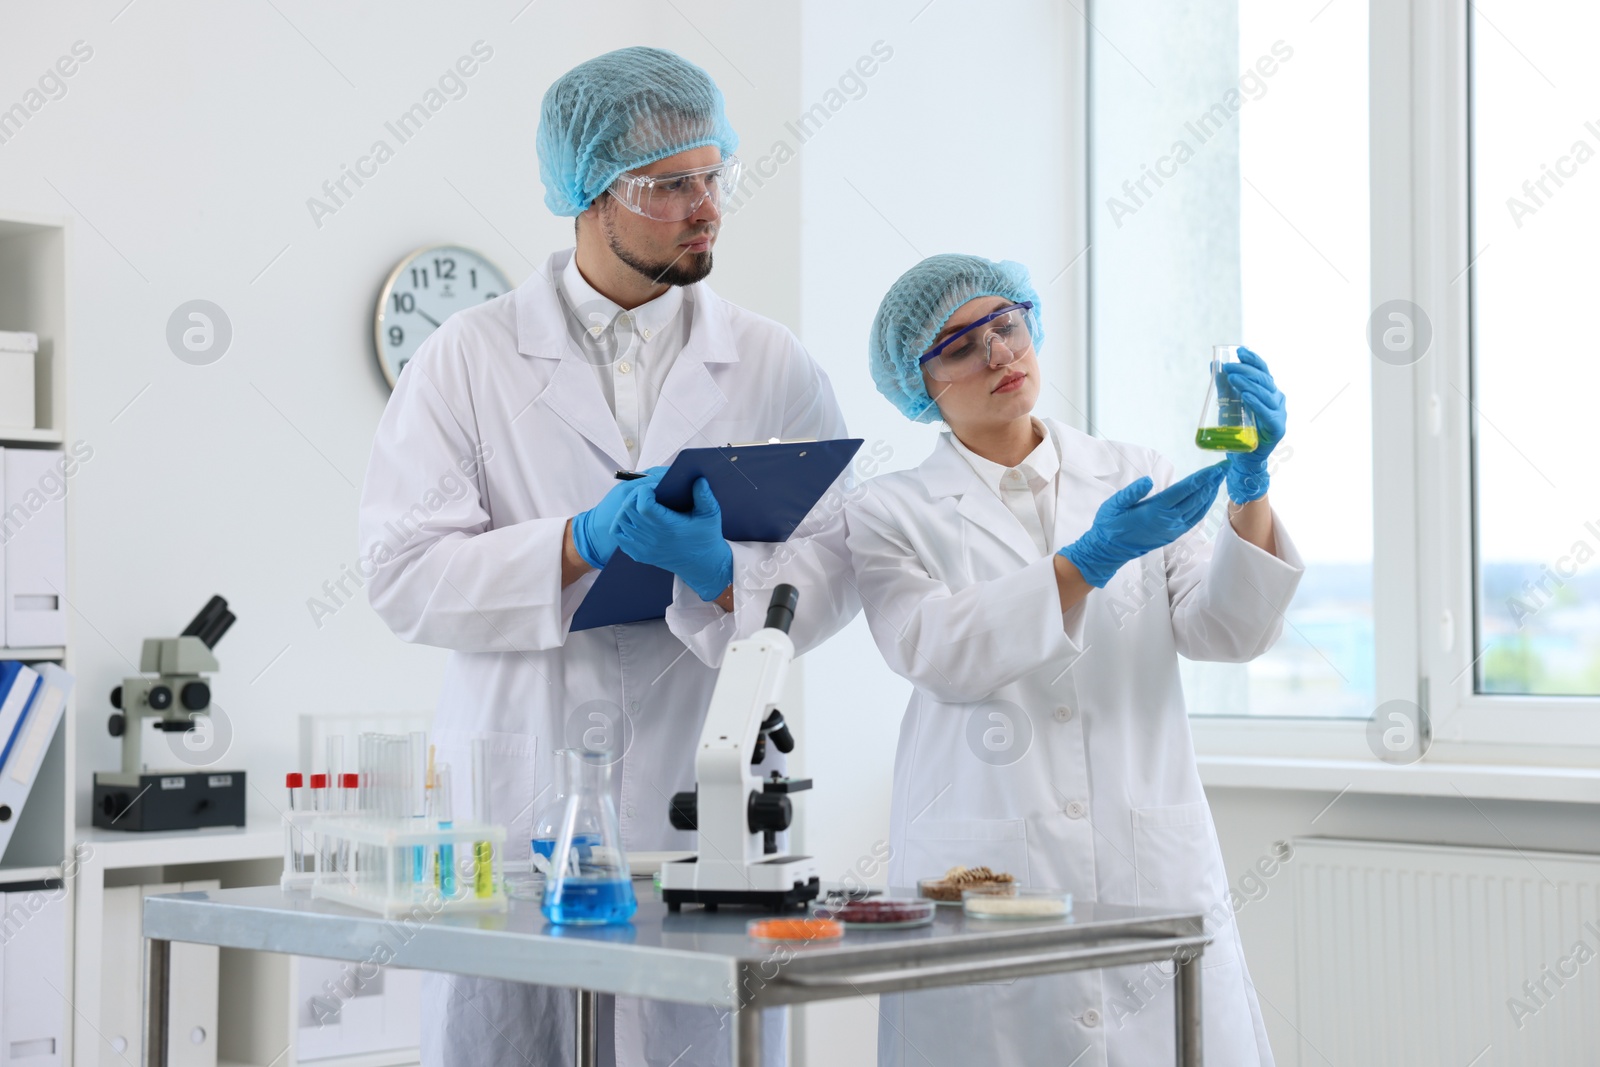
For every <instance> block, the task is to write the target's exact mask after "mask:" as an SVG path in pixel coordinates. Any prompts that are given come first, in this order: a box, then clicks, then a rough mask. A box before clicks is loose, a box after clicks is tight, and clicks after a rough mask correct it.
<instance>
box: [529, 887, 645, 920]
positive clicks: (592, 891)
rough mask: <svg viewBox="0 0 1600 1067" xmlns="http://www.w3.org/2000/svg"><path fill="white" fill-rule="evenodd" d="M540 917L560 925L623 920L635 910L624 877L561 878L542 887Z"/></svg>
mask: <svg viewBox="0 0 1600 1067" xmlns="http://www.w3.org/2000/svg"><path fill="white" fill-rule="evenodd" d="M541 910H542V911H543V912H544V917H545V918H546V919H549V920H550V921H551V922H553V923H559V924H562V925H599V924H602V923H625V922H627V921H628V920H629V919H631V918H633V913H634V912H636V911H638V910H639V902H638V900H636V899H635V898H634V895H633V883H632V882H631V881H629V880H628V879H627V878H565V879H562V881H561V882H560V883H559V884H558V885H557V886H554V887H551V886H546V888H545V894H544V904H543V905H541Z"/></svg>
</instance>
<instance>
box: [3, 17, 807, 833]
mask: <svg viewBox="0 0 1600 1067" xmlns="http://www.w3.org/2000/svg"><path fill="white" fill-rule="evenodd" d="M522 7H523V3H522V0H514V2H512V0H507V2H504V3H492V4H491V3H477V4H471V5H467V4H454V5H450V6H449V7H448V8H446V7H443V6H440V5H435V4H423V3H408V4H394V3H385V4H379V3H360V4H356V3H345V4H338V5H324V4H316V3H309V2H305V0H276V6H275V7H274V6H273V5H270V4H245V5H237V4H226V5H219V4H207V3H199V2H191V3H185V4H176V5H174V4H152V3H136V4H133V5H131V6H128V7H127V8H126V9H123V10H120V13H119V9H122V8H123V3H122V2H121V0H117V2H112V3H100V4H95V5H93V6H92V7H91V6H89V5H28V6H27V7H26V8H20V7H16V6H13V7H12V8H11V9H10V11H9V12H7V13H6V14H4V15H3V16H0V19H3V25H4V30H3V31H0V100H3V101H4V104H3V105H0V106H4V107H9V106H10V105H11V104H12V103H14V102H15V101H17V100H19V99H21V98H22V96H23V94H24V93H25V92H26V91H27V89H28V88H29V87H30V86H31V85H32V84H33V83H34V80H35V79H36V78H37V77H38V75H39V74H41V73H43V72H44V71H45V70H46V69H47V68H48V67H50V66H51V64H53V63H54V61H55V60H56V58H57V57H58V56H60V55H63V54H65V53H67V52H68V50H69V49H70V48H71V46H72V44H73V43H74V42H75V41H79V40H81V41H84V42H86V43H87V45H88V46H89V47H90V48H92V49H93V54H92V57H91V58H90V59H89V60H87V61H86V62H84V63H83V64H82V66H81V68H80V69H79V70H77V72H76V73H75V74H74V75H73V76H72V78H71V79H70V80H68V81H67V82H66V85H67V92H66V94H65V96H63V97H61V98H60V99H56V100H51V101H49V102H48V103H47V104H46V105H45V106H44V107H42V108H41V109H39V111H38V113H37V114H35V115H34V116H33V117H32V118H31V119H30V120H29V121H28V123H27V124H26V125H25V126H24V127H23V128H22V130H21V132H20V133H18V134H17V135H16V136H15V137H13V138H12V139H10V140H9V142H7V143H4V144H0V215H3V214H5V213H7V212H26V213H37V214H46V215H60V216H67V217H72V218H73V219H75V222H76V226H75V232H74V247H73V249H72V276H71V278H70V300H71V307H70V311H69V315H70V325H69V330H70V332H71V335H72V352H71V371H70V382H69V390H70V408H69V412H68V420H69V433H70V435H71V437H73V438H75V439H76V438H82V439H83V440H84V441H86V442H88V443H89V444H90V445H91V446H92V447H93V449H94V457H93V459H92V460H91V461H90V462H88V463H87V464H85V465H84V467H83V468H82V471H81V473H79V474H78V475H77V476H76V477H75V478H74V479H73V480H72V482H71V487H70V495H69V507H70V508H71V515H72V522H73V524H74V527H75V532H76V539H75V554H74V558H73V560H72V566H73V581H72V588H71V591H70V596H71V603H72V608H73V611H72V619H71V625H72V635H71V636H72V641H73V644H74V666H75V669H76V671H77V673H78V676H79V679H80V683H81V684H80V687H79V693H80V697H79V709H78V714H79V716H80V730H81V732H80V734H79V737H80V743H79V745H78V767H77V775H78V782H79V794H80V800H79V810H80V812H86V806H87V794H88V788H89V782H90V775H91V772H92V771H94V770H96V769H112V768H114V767H115V766H116V765H117V763H118V759H119V757H118V747H117V742H116V741H114V740H113V739H112V738H110V737H109V736H108V735H107V734H106V731H105V721H106V716H107V714H108V713H109V712H110V710H111V709H110V707H109V705H108V704H107V703H106V694H107V693H108V692H109V691H110V689H111V687H112V686H113V685H115V684H116V683H117V682H118V681H119V680H120V679H121V678H122V676H123V675H125V674H128V673H133V672H135V671H136V669H137V666H138V652H139V646H140V642H141V640H142V639H143V638H145V637H147V636H162V635H171V634H175V633H177V632H178V631H179V630H180V629H181V628H182V627H183V625H184V624H185V623H187V622H188V620H189V618H190V616H192V615H193V613H194V612H195V611H197V610H198V609H199V608H200V607H201V605H202V604H204V603H205V601H206V598H207V597H209V596H210V595H211V594H212V593H221V594H223V595H224V596H226V597H227V598H228V600H229V602H230V605H231V607H232V609H233V611H234V612H235V614H237V615H238V617H239V621H238V623H237V624H236V625H235V626H234V628H233V630H232V631H231V632H230V633H229V634H228V635H227V637H226V638H225V639H224V640H223V641H222V642H221V643H220V644H219V645H218V646H217V654H218V656H219V658H220V660H221V662H222V670H221V672H220V673H219V674H218V676H217V679H216V685H215V695H216V702H217V704H218V705H219V706H220V707H221V708H222V709H224V712H225V714H226V716H227V718H228V719H229V721H230V723H231V725H232V728H233V730H234V731H235V733H234V740H233V743H232V748H231V751H229V752H228V754H227V756H226V757H225V758H224V759H223V761H222V762H221V764H219V766H223V767H229V768H243V769H245V770H247V771H248V772H249V773H250V775H251V776H252V780H253V784H254V785H256V786H257V787H258V788H260V789H262V790H264V791H265V795H266V796H269V797H271V799H272V800H273V801H274V802H277V801H278V799H279V794H280V790H279V789H278V787H277V783H279V782H281V781H282V779H281V777H280V775H281V774H282V772H283V771H284V770H285V769H287V768H289V767H290V766H292V763H293V761H294V757H295V721H296V716H297V715H298V714H300V713H302V712H334V711H348V712H354V711H369V710H392V709H405V710H413V709H418V708H429V707H431V705H432V703H433V699H434V696H435V693H436V691H437V687H438V682H439V677H440V671H441V669H442V666H443V662H444V658H445V654H444V653H443V652H441V651H438V650H434V649H427V648H421V647H408V646H406V645H403V644H402V643H401V642H399V641H398V640H396V639H395V638H394V637H393V636H392V635H391V634H390V633H389V632H388V630H387V629H386V628H385V627H384V625H383V624H382V623H381V622H380V621H379V620H378V619H377V618H376V617H375V616H374V615H373V614H372V612H371V611H370V609H369V608H368V607H367V605H366V601H365V598H364V597H362V596H358V597H356V598H355V600H354V601H353V602H351V603H349V604H348V606H344V607H342V608H340V610H339V611H338V612H337V614H335V615H334V616H333V617H332V618H325V619H323V620H322V625H321V626H320V627H319V626H318V625H316V623H315V622H314V621H313V618H312V615H311V612H310V611H309V609H308V607H307V600H308V598H311V597H313V596H322V595H324V594H323V593H322V590H321V587H322V584H323V583H324V582H325V581H328V580H330V579H337V578H338V577H339V576H340V568H341V565H345V564H352V563H354V561H355V559H356V543H355V511H356V503H357V499H358V495H359V487H360V485H361V482H362V478H363V474H364V470H365V465H366V459H367V454H368V451H369V448H370V446H371V441H372V434H373V430H374V428H375V426H376V424H377V420H378V417H379V415H380V413H381V412H382V409H383V405H384V403H385V401H386V399H387V395H388V390H387V388H386V387H385V386H384V383H383V380H382V378H381V377H380V376H379V374H378V372H377V370H376V366H375V361H374V359H373V356H372V341H371V335H372V328H371V321H372V312H373V303H374V301H375V299H376V294H377V290H378V286H379V285H380V283H381V282H382V281H383V279H384V277H385V276H386V275H387V273H388V271H389V270H390V268H391V267H392V266H393V264H394V263H395V262H396V261H397V260H398V259H399V258H400V257H401V256H402V255H403V254H405V253H406V252H408V251H410V250H411V249H413V248H415V247H417V246H419V245H423V244H426V243H432V242H440V241H458V242H462V243H465V244H467V245H469V246H472V247H476V248H478V249H479V250H481V251H482V252H484V253H486V254H487V255H488V256H489V257H490V258H491V259H493V260H495V261H497V262H498V263H499V264H500V265H501V267H502V268H503V269H504V270H506V271H507V272H508V274H509V275H510V276H511V277H512V279H513V280H514V281H521V280H522V279H523V278H525V277H526V276H527V275H528V274H529V273H530V272H531V270H532V269H533V264H534V262H539V263H540V264H541V265H542V263H543V260H544V258H545V257H546V256H547V255H548V254H549V253H550V252H551V251H552V250H554V249H557V248H561V247H564V246H566V245H569V244H570V243H571V237H572V229H571V223H570V221H568V220H564V219H557V218H555V217H553V216H551V215H550V214H549V212H548V211H547V210H546V209H545V208H544V206H543V203H542V200H541V197H542V192H543V190H542V187H541V186H540V184H539V181H538V170H537V162H536V158H535V153H534V130H535V127H536V123H537V118H538V103H539V99H540V97H541V95H542V94H543V92H544V90H545V88H546V86H547V85H548V84H549V83H550V81H551V80H552V79H553V78H554V77H555V76H556V75H557V74H559V73H560V72H561V71H563V70H565V69H566V68H568V67H569V66H571V65H573V64H575V63H577V62H579V61H581V60H583V59H585V58H588V57H590V56H592V55H595V54H598V53H600V52H603V51H605V50H608V49H610V48H615V47H621V46H623V45H628V44H640V43H650V44H656V45H660V46H664V47H668V48H673V49H676V50H678V51H680V52H681V53H683V54H684V55H686V56H688V57H689V58H691V59H693V60H695V61H696V62H699V63H701V64H703V65H704V66H706V67H707V69H709V70H710V71H711V72H712V74H713V75H714V76H715V77H716V78H717V80H718V81H719V83H720V84H721V85H722V86H723V88H724V90H725V92H726V95H727V97H728V101H729V110H730V114H731V117H732V120H733V122H734V125H735V127H736V128H737V129H739V130H740V131H741V133H742V135H743V136H744V138H745V139H746V142H747V144H749V145H759V144H762V143H766V142H770V141H771V140H772V139H773V138H774V137H775V136H777V134H778V132H779V129H780V127H781V123H782V122H783V121H784V120H786V119H788V118H790V117H791V116H792V115H793V114H794V113H795V111H796V110H797V105H796V100H797V95H798V89H797V86H798V11H797V9H796V8H795V7H794V6H793V5H776V6H774V5H760V6H759V7H758V6H756V5H747V4H746V5H741V4H735V3H732V2H715V0H674V4H671V5H668V4H661V3H657V2H653V0H626V2H620V0H619V2H610V3H600V4H585V5H582V6H578V5H569V4H553V3H549V2H540V3H535V4H532V5H530V6H528V8H527V9H526V10H525V11H522V12H521V14H520V15H519V14H518V12H519V9H521V8H522ZM479 40H482V41H483V42H485V43H486V44H487V45H488V46H489V47H490V48H492V49H493V56H492V58H490V59H489V60H488V61H486V62H485V63H484V64H483V65H482V67H481V68H480V69H479V71H478V72H477V73H476V74H475V75H474V76H473V77H472V78H470V79H469V80H468V81H467V83H466V84H467V93H466V95H465V96H464V97H462V98H461V99H459V100H453V101H451V102H449V103H447V104H446V105H445V106H444V107H442V108H441V109H440V110H439V112H438V113H437V114H436V115H435V116H434V117H433V118H432V119H431V120H430V121H429V123H428V124H427V126H426V127H425V128H424V129H423V130H422V131H421V132H420V133H419V134H417V135H416V137H415V138H414V139H412V140H411V141H409V142H408V143H406V144H404V145H399V146H398V147H397V150H396V152H395V155H394V158H393V159H392V160H390V161H389V162H387V163H385V164H384V165H383V166H382V167H380V168H379V171H378V174H377V175H376V177H374V178H372V179H370V180H368V181H367V183H366V185H365V186H364V187H363V188H361V189H359V190H357V191H356V193H355V195H354V196H353V197H351V198H350V199H349V201H348V202H347V204H346V205H345V206H344V207H343V208H341V209H340V210H339V211H338V212H337V214H335V215H334V216H332V217H326V218H323V219H322V225H321V227H320V228H318V227H317V226H316V225H314V223H313V220H312V217H311V214H310V212H309V211H308V209H307V207H306V200H307V198H308V197H311V196H313V195H319V190H320V186H321V185H322V183H323V182H324V181H325V180H327V179H330V178H335V177H337V176H338V173H339V169H340V167H341V165H345V164H350V163H353V162H354V161H355V159H356V158H357V156H359V155H361V154H364V153H366V152H367V151H368V149H369V147H370V146H371V144H372V142H373V141H374V140H375V139H376V138H379V137H387V136H388V135H387V134H386V131H385V130H384V128H383V126H384V122H385V121H386V120H388V119H390V118H392V117H394V116H396V115H397V114H399V113H400V112H401V111H403V110H405V109H406V108H407V107H409V106H410V105H411V104H412V103H414V102H416V101H417V100H418V99H420V98H421V96H422V94H423V93H424V92H425V91H426V90H427V89H428V88H429V87H430V86H432V85H434V84H435V82H436V81H437V79H438V77H439V75H440V74H441V73H442V72H444V71H445V70H446V68H448V67H449V66H450V65H451V64H452V63H453V62H454V61H455V60H456V58H457V57H458V56H461V55H463V54H466V53H468V52H469V50H470V48H471V46H472V45H473V43H474V42H475V41H479ZM725 56H726V57H733V58H734V62H736V63H737V67H735V66H734V64H733V62H730V61H729V59H727V58H724V57H725ZM388 139H389V140H390V141H391V144H393V143H394V140H393V138H392V137H389V138H388ZM452 186H454V188H452ZM458 190H459V192H458ZM798 206H799V192H798V177H797V175H796V174H794V173H792V172H791V173H785V174H782V175H780V176H779V177H778V178H777V179H776V180H775V181H774V182H773V183H772V184H771V186H769V188H768V189H766V190H765V191H764V192H763V195H762V196H761V197H760V198H759V199H758V200H756V201H754V202H752V203H751V204H750V206H749V208H748V209H747V210H745V211H743V212H741V213H740V215H739V218H738V222H737V225H730V226H729V227H728V230H727V234H726V237H725V239H724V240H723V241H722V242H721V244H720V245H719V248H718V269H717V272H716V276H715V278H714V284H715V285H716V286H717V288H718V289H719V290H720V291H721V292H723V293H724V294H725V295H727V296H729V297H730V298H732V299H734V300H736V301H738V302H740V303H742V304H744V305H746V306H748V307H751V308H754V309H756V310H758V311H761V312H763V313H765V314H768V315H771V316H773V317H775V318H778V319H780V320H782V321H784V322H786V323H788V324H790V325H791V326H796V327H797V326H798V325H799V322H798V308H799V267H798V252H799V246H798V232H799V219H798V215H799V212H798ZM280 253H281V256H280ZM194 298H204V299H208V300H211V301H214V302H216V303H217V304H219V305H221V307H222V308H223V309H224V311H225V312H226V313H227V315H228V316H229V318H230V319H231V321H232V325H233V331H234V336H233V341H232V345H231V348H230V349H229V351H228V352H227V354H226V355H225V356H224V357H223V358H222V359H221V360H220V361H219V362H217V363H215V364H212V365H210V366H203V367H196V366H190V365H187V364H185V363H182V362H180V361H179V360H178V359H176V358H175V357H174V356H173V354H172V353H171V352H170V351H169V350H168V348H167V346H166V343H165V340H164V334H165V329H166V323H167V318H168V316H169V315H170V313H171V312H172V311H173V309H174V308H176V307H177V305H179V304H180V303H182V302H184V301H187V300H190V299H194ZM26 326H27V324H25V323H16V324H12V323H6V324H0V328H26ZM252 792H253V795H252V800H254V801H257V802H258V803H257V804H256V805H255V806H256V807H257V808H258V809H260V810H261V811H263V812H267V813H269V814H270V812H269V810H268V809H266V807H265V803H264V798H263V796H262V795H261V794H256V793H254V791H252ZM82 817H84V818H87V815H86V814H85V815H83V816H82Z"/></svg>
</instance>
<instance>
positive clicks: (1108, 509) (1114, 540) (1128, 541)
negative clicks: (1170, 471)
mask: <svg viewBox="0 0 1600 1067" xmlns="http://www.w3.org/2000/svg"><path fill="white" fill-rule="evenodd" d="M1230 466H1231V464H1229V463H1225V462H1224V463H1218V464H1215V465H1214V466H1210V467H1202V468H1201V469H1200V470H1197V471H1195V472H1194V473H1193V474H1191V475H1189V476H1188V477H1187V478H1180V479H1179V480H1178V481H1175V482H1173V483H1172V484H1171V485H1169V486H1167V487H1166V488H1165V489H1163V490H1161V492H1159V493H1157V494H1156V495H1155V496H1152V497H1150V498H1148V499H1145V494H1146V493H1148V492H1150V489H1151V487H1153V486H1154V485H1155V483H1154V482H1152V481H1151V480H1150V479H1149V478H1148V477H1145V478H1140V479H1139V480H1138V481H1136V482H1133V483H1131V484H1129V485H1125V486H1123V487H1122V488H1121V489H1118V490H1117V491H1116V492H1115V493H1113V494H1111V496H1110V497H1109V498H1107V500H1106V502H1105V503H1104V504H1101V505H1100V510H1098V511H1096V512H1095V514H1094V524H1093V525H1092V526H1090V527H1089V529H1088V531H1087V532H1086V533H1085V534H1084V535H1083V536H1082V537H1080V538H1078V539H1077V540H1076V541H1074V542H1072V544H1070V545H1068V546H1067V547H1065V548H1063V549H1062V550H1061V551H1060V552H1058V553H1057V555H1061V556H1066V557H1067V559H1069V560H1071V561H1072V565H1073V566H1074V567H1077V568H1078V573H1079V574H1082V575H1083V580H1084V581H1086V582H1088V583H1089V584H1090V585H1092V586H1094V587H1095V588H1097V589H1104V588H1105V585H1106V583H1107V582H1109V581H1110V580H1111V577H1112V575H1114V574H1116V573H1117V571H1118V570H1119V569H1121V567H1122V565H1123V564H1124V563H1128V562H1130V561H1132V560H1135V559H1138V558H1139V557H1140V556H1142V555H1144V554H1145V553H1146V552H1154V551H1155V550H1156V549H1158V548H1165V547H1166V546H1167V545H1170V544H1172V542H1174V541H1176V540H1177V539H1178V538H1180V537H1182V536H1183V535H1184V534H1186V533H1188V532H1189V531H1190V530H1191V529H1193V528H1194V526H1195V524H1196V523H1198V522H1199V521H1200V520H1201V519H1203V518H1205V515H1206V512H1207V511H1210V510H1211V505H1212V504H1214V503H1216V500H1217V489H1218V488H1219V487H1220V486H1221V485H1222V480H1223V479H1224V478H1225V477H1227V475H1228V470H1229V467H1230Z"/></svg>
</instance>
